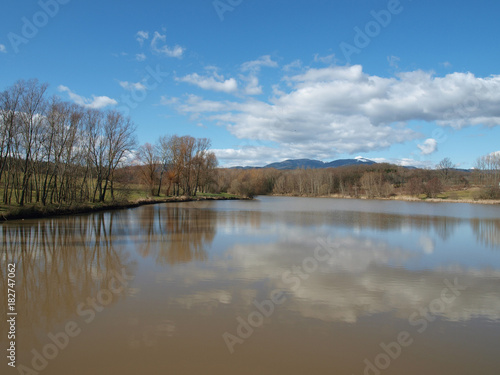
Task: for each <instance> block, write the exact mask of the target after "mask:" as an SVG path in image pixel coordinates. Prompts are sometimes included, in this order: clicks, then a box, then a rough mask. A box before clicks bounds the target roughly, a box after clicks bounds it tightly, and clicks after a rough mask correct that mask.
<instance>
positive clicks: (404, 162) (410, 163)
mask: <svg viewBox="0 0 500 375" xmlns="http://www.w3.org/2000/svg"><path fill="white" fill-rule="evenodd" d="M368 159H370V160H373V161H374V162H376V163H389V164H395V165H399V166H401V167H416V168H422V169H429V168H432V167H434V163H433V162H432V161H430V160H415V159H411V158H400V159H398V158H389V159H387V158H368Z"/></svg>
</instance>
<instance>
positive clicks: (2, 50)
mask: <svg viewBox="0 0 500 375" xmlns="http://www.w3.org/2000/svg"><path fill="white" fill-rule="evenodd" d="M0 52H3V53H7V48H5V46H4V45H3V44H0Z"/></svg>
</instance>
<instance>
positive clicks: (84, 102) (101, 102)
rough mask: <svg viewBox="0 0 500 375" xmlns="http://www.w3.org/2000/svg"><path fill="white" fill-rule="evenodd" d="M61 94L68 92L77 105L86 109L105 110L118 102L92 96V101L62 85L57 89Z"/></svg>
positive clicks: (105, 97) (104, 97)
mask: <svg viewBox="0 0 500 375" xmlns="http://www.w3.org/2000/svg"><path fill="white" fill-rule="evenodd" d="M57 89H58V90H59V91H60V92H66V93H67V94H68V96H69V97H70V98H71V100H73V101H74V102H75V103H76V104H78V105H81V106H82V107H86V108H95V109H99V108H104V107H107V106H110V105H117V104H118V102H117V101H116V100H115V99H111V98H109V97H107V96H95V95H92V99H88V98H84V97H83V96H80V95H77V94H75V93H74V92H72V91H71V90H70V89H69V88H68V87H66V86H63V85H60V86H59V87H58V88H57Z"/></svg>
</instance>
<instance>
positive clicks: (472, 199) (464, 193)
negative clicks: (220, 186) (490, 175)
mask: <svg viewBox="0 0 500 375" xmlns="http://www.w3.org/2000/svg"><path fill="white" fill-rule="evenodd" d="M479 191H480V189H478V188H471V189H464V190H458V191H447V192H443V193H441V194H438V195H437V196H436V197H435V198H429V197H427V196H426V195H425V194H422V195H419V196H411V195H404V194H396V195H394V196H391V197H388V198H382V197H368V196H366V195H358V196H348V195H341V194H331V195H322V196H303V197H309V198H337V199H374V200H384V201H387V200H389V201H390V200H397V201H406V202H432V203H440V202H448V203H474V204H490V205H495V204H500V200H498V199H480V198H478V192H479ZM272 195H273V196H287V197H294V196H295V197H296V196H297V195H289V194H272Z"/></svg>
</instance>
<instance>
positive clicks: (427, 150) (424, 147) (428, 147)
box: [417, 138, 438, 155]
mask: <svg viewBox="0 0 500 375" xmlns="http://www.w3.org/2000/svg"><path fill="white" fill-rule="evenodd" d="M437 145H438V143H437V141H436V140H435V139H433V138H428V139H426V140H425V141H424V143H422V144H420V145H417V147H418V148H419V149H420V151H421V152H422V155H430V154H432V153H434V152H436V151H437Z"/></svg>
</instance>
